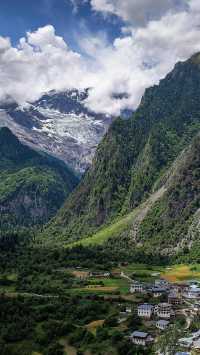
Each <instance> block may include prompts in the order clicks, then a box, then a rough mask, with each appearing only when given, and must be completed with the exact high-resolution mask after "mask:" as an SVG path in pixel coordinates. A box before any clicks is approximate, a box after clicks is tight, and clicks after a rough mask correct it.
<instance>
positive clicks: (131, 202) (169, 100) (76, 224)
mask: <svg viewBox="0 0 200 355" xmlns="http://www.w3.org/2000/svg"><path fill="white" fill-rule="evenodd" d="M199 63H200V59H199V54H197V55H195V56H193V57H192V58H190V59H189V60H187V61H186V62H181V63H178V64H177V65H176V66H175V68H174V70H173V71H172V72H171V73H169V74H168V75H167V77H166V78H165V79H163V80H161V82H160V84H159V85H157V86H154V87H152V88H150V89H147V90H146V92H145V94H144V97H143V98H142V101H141V104H140V106H139V108H138V110H137V111H136V112H135V114H134V115H133V117H132V118H131V119H129V120H122V119H118V120H116V121H115V122H114V123H113V124H112V126H111V128H110V130H109V132H108V133H107V135H106V136H105V138H104V139H103V141H102V142H101V144H100V145H99V148H98V150H97V153H96V156H95V159H94V161H93V165H92V167H91V169H89V171H88V172H87V173H86V175H85V177H84V178H83V180H82V181H81V183H80V184H79V186H78V188H77V189H76V190H75V191H74V192H73V193H72V194H71V196H70V197H69V198H68V199H67V201H66V203H65V205H64V206H63V208H62V209H61V210H60V211H59V213H58V215H57V216H56V217H55V219H53V220H52V222H51V223H50V224H49V225H48V226H47V229H46V232H45V233H44V234H43V236H44V235H45V236H47V237H48V238H50V239H51V240H54V241H55V242H59V241H66V242H67V243H72V242H74V241H76V240H79V239H81V238H84V239H85V238H86V237H89V238H91V237H92V236H93V235H94V236H95V238H97V237H96V234H95V233H96V232H98V231H99V230H100V232H98V233H100V235H102V233H103V234H104V232H102V231H104V230H106V231H108V233H107V236H109V235H110V232H109V231H110V230H114V231H115V227H113V226H112V227H109V226H110V225H111V224H112V223H113V221H118V220H119V219H120V218H122V217H123V216H126V215H127V214H129V212H131V211H133V210H134V209H135V208H136V207H138V206H140V204H141V203H143V202H145V201H146V200H148V198H149V196H151V195H152V194H153V193H154V192H155V191H157V190H158V189H159V188H160V187H162V186H164V185H165V183H166V181H167V179H168V178H169V177H170V175H171V174H173V169H174V164H175V162H176V159H177V160H179V156H180V157H182V155H183V156H184V154H185V153H184V152H185V151H187V150H188V149H189V147H190V144H191V142H192V140H193V138H194V137H195V136H196V135H197V134H198V132H199V131H200V99H199V98H200V65H199ZM197 141H198V138H197V140H196V142H197ZM194 144H195V143H194ZM194 149H195V148H194ZM188 154H189V153H188ZM192 157H193V158H194V161H193V162H192V163H191V164H193V165H192V166H191V167H190V168H191V170H192V172H191V175H193V170H194V175H195V179H196V182H194V184H197V183H198V181H199V180H198V171H197V169H198V167H197V166H196V165H195V159H196V158H195V156H194V155H193V156H192ZM183 169H184V167H182V168H181V167H180V176H181V177H180V179H181V182H182V183H181V184H180V183H179V181H177V180H174V183H173V184H176V182H175V181H177V188H176V190H177V189H178V188H179V192H177V191H176V192H175V187H174V186H171V187H170V190H169V192H168V193H166V194H165V195H164V197H162V198H161V200H160V201H158V202H156V204H155V207H154V208H153V209H152V210H151V212H148V215H147V216H146V217H145V218H144V219H145V220H144V221H140V224H141V225H142V227H141V230H140V226H137V230H136V233H135V232H134V233H133V234H137V236H136V238H135V237H134V238H135V239H134V242H135V241H136V242H137V240H140V239H141V240H140V242H141V243H142V244H143V241H144V240H148V239H149V238H150V239H151V241H150V244H151V243H152V242H153V240H155V241H156V242H155V243H158V247H159V249H160V248H161V246H162V240H164V239H165V237H166V235H165V234H163V233H165V231H166V229H168V233H171V234H170V235H171V237H170V243H172V240H173V243H174V244H175V243H176V241H177V240H178V235H179V236H181V237H180V239H181V238H182V237H183V235H184V237H185V233H186V232H187V228H188V227H189V224H190V221H191V220H192V216H193V214H194V213H195V212H196V211H197V209H198V207H199V202H198V201H199V195H198V191H197V190H194V191H192V193H193V195H192V198H188V194H190V192H191V191H187V190H186V186H187V182H186V181H185V180H184V179H185V178H186V177H185V175H184V174H182V172H181V171H182V170H183ZM192 179H193V177H192ZM172 191H174V192H172ZM177 193H178V194H179V196H180V200H181V199H182V202H180V204H179V206H178V213H177V212H176V213H174V214H173V211H175V206H173V208H172V209H171V203H172V202H171V199H172V195H173V196H174V200H176V198H175V195H176V194H177ZM191 200H192V201H193V202H192V201H191ZM167 205H168V209H169V213H168V214H167V213H166V211H165V208H167V207H166V206H167ZM182 206H185V207H184V208H183V207H182ZM183 210H184V213H183V215H182V216H181V217H180V213H181V214H182V212H183ZM164 211H165V212H164ZM151 213H152V214H154V215H156V217H157V222H154V220H155V216H152V215H151ZM162 213H164V215H165V218H164V217H163V226H164V227H160V237H159V236H158V234H159V233H158V234H157V229H154V228H157V227H156V223H158V224H159V223H161V224H162V222H161V221H160V222H158V221H159V220H160V216H161V215H162ZM170 213H171V214H170ZM133 215H134V213H133ZM185 216H186V218H185ZM126 218H128V217H125V219H124V220H126ZM151 219H152V225H151V222H150V220H151ZM122 221H123V219H122ZM116 223H118V224H120V225H121V223H122V224H123V222H116ZM170 223H171V224H172V225H173V227H172V226H171V227H169V228H168V225H170ZM115 225H116V224H115ZM133 225H134V218H133ZM178 225H179V226H182V227H181V228H182V232H181V233H180V228H179V227H178ZM103 226H107V227H105V228H106V229H104V227H103ZM102 228H103V229H102ZM113 228H114V229H113ZM131 228H132V227H131ZM133 228H135V227H133ZM158 228H159V227H158ZM98 233H97V236H99V234H98ZM111 234H112V233H111ZM113 234H118V233H115V232H114V233H113ZM129 234H131V232H130V233H129ZM129 234H128V235H129ZM156 235H157V236H156ZM138 236H139V237H138ZM152 236H153V238H152ZM168 236H169V235H168V234H167V237H168ZM127 238H128V236H127ZM159 238H160V239H161V241H159ZM104 239H105V240H107V239H108V238H107V237H105V238H104ZM87 240H90V239H87ZM165 240H166V239H165ZM158 241H159V242H158ZM166 243H167V242H166ZM173 243H172V244H173ZM147 244H148V243H147ZM147 244H146V242H145V245H147Z"/></svg>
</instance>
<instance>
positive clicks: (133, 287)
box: [130, 281, 146, 293]
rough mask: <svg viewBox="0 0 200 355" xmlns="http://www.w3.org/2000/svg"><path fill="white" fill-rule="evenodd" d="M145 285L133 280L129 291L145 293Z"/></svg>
mask: <svg viewBox="0 0 200 355" xmlns="http://www.w3.org/2000/svg"><path fill="white" fill-rule="evenodd" d="M145 292H146V290H145V286H144V285H143V284H142V283H140V282H137V281H135V282H133V283H132V284H131V287H130V293H145Z"/></svg>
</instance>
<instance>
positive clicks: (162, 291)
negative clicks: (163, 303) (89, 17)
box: [151, 287, 166, 298]
mask: <svg viewBox="0 0 200 355" xmlns="http://www.w3.org/2000/svg"><path fill="white" fill-rule="evenodd" d="M151 293H152V295H153V297H155V298H158V297H161V296H163V295H164V294H166V289H164V288H158V287H153V288H152V289H151Z"/></svg>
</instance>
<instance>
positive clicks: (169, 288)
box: [130, 279, 200, 355]
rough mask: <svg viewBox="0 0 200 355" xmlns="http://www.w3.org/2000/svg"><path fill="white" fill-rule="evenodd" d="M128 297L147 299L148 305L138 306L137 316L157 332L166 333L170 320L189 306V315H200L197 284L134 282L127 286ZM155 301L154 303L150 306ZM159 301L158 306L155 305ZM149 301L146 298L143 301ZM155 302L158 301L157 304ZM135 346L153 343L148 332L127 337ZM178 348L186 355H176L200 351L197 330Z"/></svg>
mask: <svg viewBox="0 0 200 355" xmlns="http://www.w3.org/2000/svg"><path fill="white" fill-rule="evenodd" d="M130 292H131V293H137V294H138V293H139V294H144V295H145V294H146V295H149V298H150V299H151V303H143V304H139V305H138V307H137V315H138V317H140V318H143V319H144V320H147V321H152V322H153V323H154V325H155V327H156V328H157V329H158V330H159V331H165V330H166V329H167V328H168V326H169V325H170V322H171V319H172V320H173V319H175V317H176V315H177V314H179V313H180V310H181V309H184V308H185V307H186V305H187V307H188V304H189V307H190V313H191V314H195V315H197V314H200V288H199V287H198V283H196V282H189V283H185V284H173V283H170V282H168V281H166V280H164V279H160V280H156V281H155V282H154V284H148V283H142V282H138V281H134V282H132V283H131V286H130ZM153 298H155V302H153ZM158 298H159V300H160V303H159V302H158ZM146 299H148V298H147V297H145V300H146ZM156 299H157V300H156ZM130 339H131V341H132V342H133V343H134V344H135V345H141V346H147V345H148V344H150V343H151V342H153V341H154V339H153V337H152V336H151V335H150V334H149V333H148V332H143V331H140V330H137V331H134V332H133V333H132V334H131V336H130ZM178 343H179V345H180V347H181V348H184V349H185V348H186V351H187V352H183V353H181V352H180V353H177V354H176V355H183V354H184V355H185V354H190V353H189V352H188V350H191V349H195V350H196V349H199V350H200V330H199V331H198V332H196V333H193V334H192V335H191V336H190V337H188V338H182V339H180V340H179V342H178Z"/></svg>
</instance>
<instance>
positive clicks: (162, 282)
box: [154, 279, 170, 289]
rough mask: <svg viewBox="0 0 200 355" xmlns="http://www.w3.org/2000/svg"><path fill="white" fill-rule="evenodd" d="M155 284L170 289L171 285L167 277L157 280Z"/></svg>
mask: <svg viewBox="0 0 200 355" xmlns="http://www.w3.org/2000/svg"><path fill="white" fill-rule="evenodd" d="M154 284H155V287H158V288H164V289H168V288H169V286H170V284H169V282H168V281H167V280H165V279H158V280H155V282H154Z"/></svg>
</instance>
